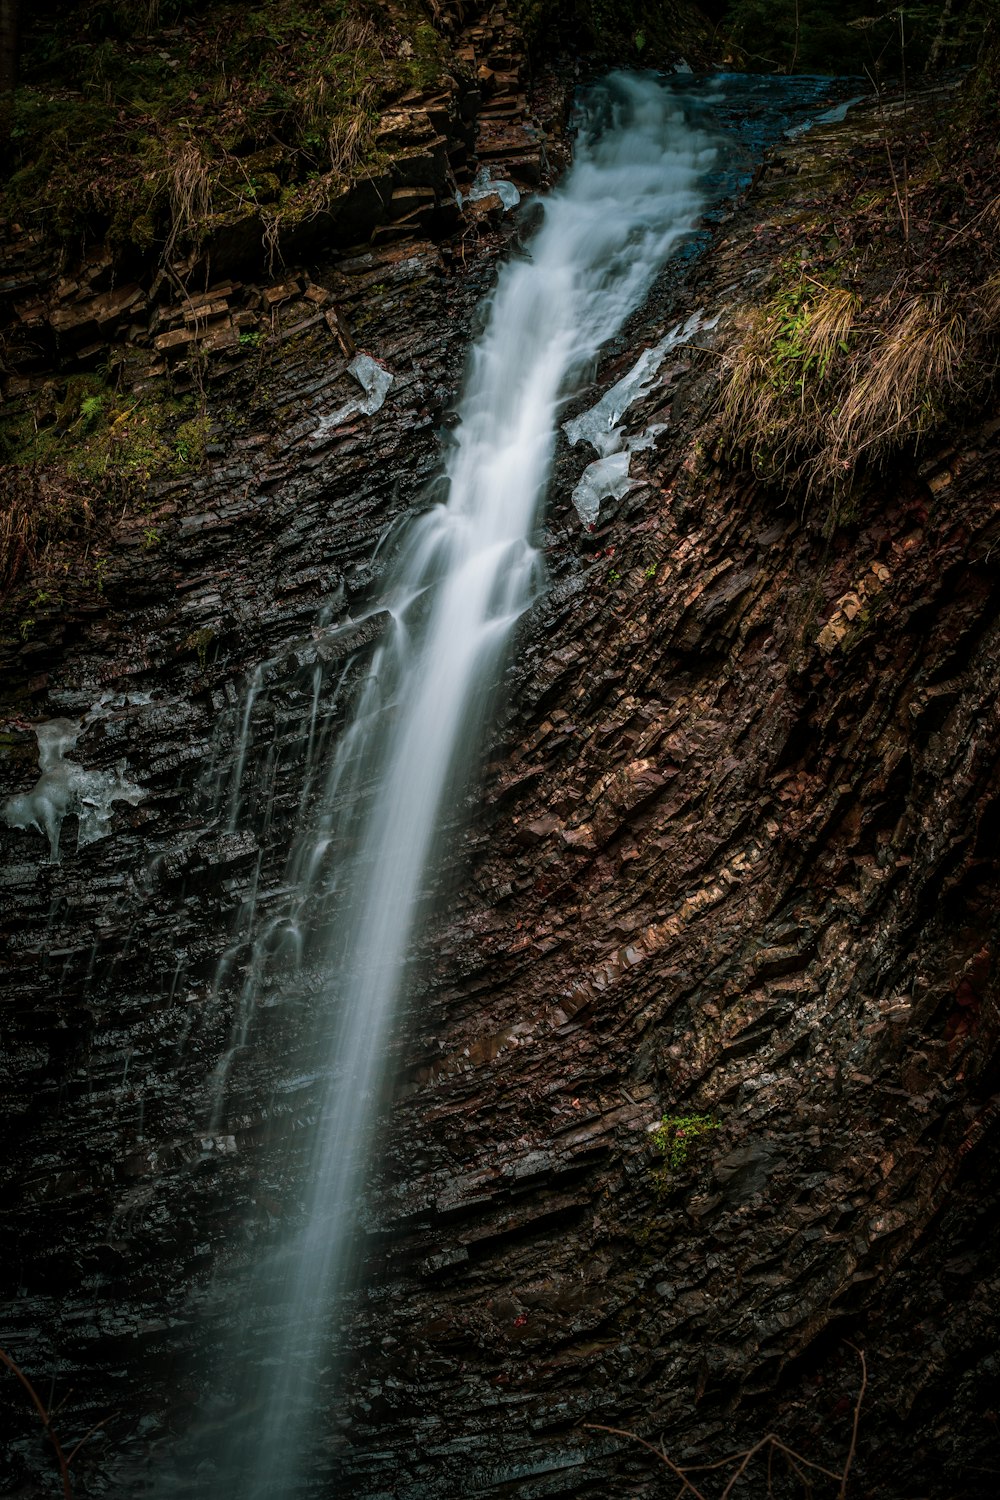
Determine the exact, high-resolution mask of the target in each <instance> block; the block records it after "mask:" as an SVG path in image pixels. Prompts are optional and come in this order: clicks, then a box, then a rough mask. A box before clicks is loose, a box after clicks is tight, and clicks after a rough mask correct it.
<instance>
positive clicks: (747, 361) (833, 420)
mask: <svg viewBox="0 0 1000 1500" xmlns="http://www.w3.org/2000/svg"><path fill="white" fill-rule="evenodd" d="M998 329H1000V272H994V273H993V274H992V275H990V276H988V277H987V278H986V279H985V280H984V281H983V282H982V283H981V284H980V285H979V286H978V287H973V288H971V289H969V290H968V291H966V292H964V293H963V294H962V297H961V301H959V300H958V297H957V295H954V294H951V295H950V294H948V293H947V292H945V291H942V290H937V291H933V292H926V291H922V292H916V291H911V292H908V291H907V288H906V282H905V280H904V281H903V283H902V286H901V288H900V289H899V290H898V291H897V293H896V294H895V295H893V296H889V297H884V298H882V299H881V300H879V301H874V300H873V301H872V303H870V304H869V305H868V306H864V305H863V304H862V300H861V298H860V297H859V296H858V295H857V294H856V293H855V292H853V291H851V290H847V289H844V288H837V287H827V286H821V285H820V284H819V283H818V282H812V283H811V284H809V281H808V278H804V277H802V276H799V277H798V278H797V279H796V278H793V281H792V283H791V285H790V286H789V285H786V286H785V287H783V288H782V289H781V290H779V292H778V293H777V294H776V295H775V296H773V297H772V298H771V300H770V301H769V302H767V303H765V304H764V306H763V307H761V308H759V309H757V310H756V311H755V312H753V313H750V314H749V315H746V316H745V317H744V320H743V324H742V328H741V336H740V338H739V340H738V343H737V344H736V346H735V348H734V349H733V351H732V353H731V354H730V356H729V359H728V362H727V365H726V366H725V368H724V370H723V378H722V386H721V394H720V408H721V435H722V439H723V443H724V444H725V445H726V446H728V448H729V449H730V451H731V452H732V453H734V454H735V455H736V456H737V457H738V458H739V459H741V460H742V461H743V462H745V463H747V464H748V465H749V467H750V468H751V469H752V471H753V472H754V473H755V474H756V476H757V477H758V478H759V479H761V480H763V481H764V482H765V483H769V484H774V485H781V486H784V487H787V488H792V489H795V488H799V489H804V491H805V494H806V495H807V496H808V495H809V494H810V493H811V492H814V491H815V492H818V493H826V494H828V495H830V496H833V497H834V498H836V497H838V496H840V495H842V494H843V493H844V492H845V491H846V489H847V488H849V486H850V485H851V483H852V482H853V481H854V479H855V478H856V476H857V475H858V473H859V472H860V471H861V470H862V469H863V468H865V467H868V468H876V469H878V468H881V467H883V466H884V465H885V463H886V462H887V461H888V460H889V459H890V458H891V457H892V455H894V454H896V453H898V452H899V451H900V449H901V448H903V447H905V446H906V445H907V444H917V443H919V442H920V440H921V439H922V438H924V437H926V436H927V435H928V434H929V433H930V432H931V431H933V430H934V429H935V428H936V427H937V426H938V425H939V424H940V422H941V421H942V420H943V419H944V418H945V417H946V416H947V415H948V414H949V413H950V412H953V411H954V410H955V409H956V407H957V406H959V405H960V404H961V403H962V402H963V401H965V400H966V399H967V398H968V397H969V396H971V395H973V394H975V393H976V392H977V391H981V390H982V389H983V388H984V386H985V385H988V384H989V382H990V381H991V380H992V379H993V376H994V373H995V370H996V364H997V355H996V333H997V330H998ZM838 513H839V507H838V506H835V507H834V509H833V510H832V511H831V518H832V520H834V521H835V520H836V516H837V514H838Z"/></svg>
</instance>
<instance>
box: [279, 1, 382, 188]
mask: <svg viewBox="0 0 1000 1500" xmlns="http://www.w3.org/2000/svg"><path fill="white" fill-rule="evenodd" d="M383 62H384V54H383V50H382V38H381V37H380V35H379V32H378V30H377V28H376V27H375V25H374V24H373V23H372V22H371V21H370V20H369V19H367V18H365V17H361V16H358V15H347V16H344V17H343V19H342V20H340V21H339V22H338V23H337V25H336V26H334V27H333V28H332V29H331V31H330V33H329V36H328V40H327V43H326V46H325V47H324V49H323V52H322V54H321V55H320V56H319V58H317V60H316V62H315V63H314V65H313V67H312V69H311V71H310V74H309V76H308V77H307V78H306V79H305V80H304V82H303V83H302V84H301V85H300V90H299V100H300V102H299V114H300V117H301V121H302V127H303V133H304V134H305V135H307V136H308V135H310V134H312V133H317V132H321V133H322V134H323V135H324V136H325V138H326V148H327V153H328V166H329V169H330V170H331V171H333V172H336V173H339V174H340V175H341V176H348V175H349V174H350V173H352V172H353V171H355V170H357V168H358V167H359V166H360V165H361V164H362V163H363V161H364V159H365V157H366V155H367V154H368V151H369V150H370V147H371V142H372V136H373V133H374V129H375V125H376V123H377V118H378V116H377V106H378V103H379V99H380V96H381V94H382V92H383V89H384V82H385V80H384V79H383V78H382V76H381V74H382V64H383Z"/></svg>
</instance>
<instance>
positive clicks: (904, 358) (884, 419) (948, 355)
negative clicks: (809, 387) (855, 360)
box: [831, 293, 968, 470]
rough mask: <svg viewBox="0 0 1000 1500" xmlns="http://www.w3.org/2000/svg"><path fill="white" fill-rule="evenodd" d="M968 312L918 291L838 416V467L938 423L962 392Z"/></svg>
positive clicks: (875, 351)
mask: <svg viewBox="0 0 1000 1500" xmlns="http://www.w3.org/2000/svg"><path fill="white" fill-rule="evenodd" d="M967 342H968V329H967V325H966V321H965V319H964V317H962V316H961V315H960V314H959V313H958V312H956V311H955V310H954V309H952V308H949V307H948V306H947V305H946V303H945V301H944V299H943V297H942V296H941V294H940V293H938V294H935V295H934V296H917V297H913V298H912V299H911V300H910V301H909V302H908V303H906V304H905V305H904V306H903V307H902V308H901V309H900V311H899V313H898V314H897V316H896V318H895V320H894V321H893V323H892V324H891V325H890V327H889V328H888V329H887V330H886V331H885V333H884V334H883V335H882V337H881V338H879V339H877V340H876V341H875V343H874V344H873V346H872V347H871V348H870V350H869V353H868V358H867V362H866V364H865V366H864V368H863V369H862V370H861V371H860V372H859V373H858V375H857V377H856V378H855V379H854V380H853V381H852V382H851V385H850V388H849V389H848V390H847V392H846V394H845V396H844V400H843V403H842V405H841V406H840V408H839V411H838V414H837V416H836V417H835V419H834V422H833V431H832V453H831V457H832V461H833V464H834V467H835V469H837V470H846V469H847V468H853V466H854V465H855V464H856V463H857V461H858V459H859V458H860V457H861V456H862V455H872V456H880V455H882V454H884V453H886V452H888V451H889V450H891V449H893V448H895V447H897V446H898V444H899V442H900V441H901V440H906V439H911V438H917V437H919V436H920V435H921V434H922V433H923V432H925V431H926V430H927V429H928V428H929V427H930V426H932V425H933V423H934V421H935V419H936V417H937V415H938V413H939V412H940V410H941V408H942V406H943V405H945V404H947V403H949V402H952V401H954V400H955V398H956V397H957V396H959V395H960V394H961V392H962V370H963V357H964V354H965V350H966V345H967Z"/></svg>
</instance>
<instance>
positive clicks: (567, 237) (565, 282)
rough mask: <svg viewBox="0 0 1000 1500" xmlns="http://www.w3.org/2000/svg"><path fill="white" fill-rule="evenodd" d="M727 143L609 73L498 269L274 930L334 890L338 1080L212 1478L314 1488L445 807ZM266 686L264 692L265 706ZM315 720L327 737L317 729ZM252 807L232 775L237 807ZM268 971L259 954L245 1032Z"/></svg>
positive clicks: (249, 1497)
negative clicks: (564, 489) (588, 392)
mask: <svg viewBox="0 0 1000 1500" xmlns="http://www.w3.org/2000/svg"><path fill="white" fill-rule="evenodd" d="M713 156H714V148H713V146H712V144H711V142H710V140H709V138H708V137H707V136H706V135H705V134H703V133H701V132H700V131H698V130H697V129H695V128H693V127H692V126H690V125H689V124H687V123H685V119H684V116H683V114H682V112H681V109H680V108H679V106H678V104H677V102H676V101H675V100H674V99H673V98H672V97H671V94H670V93H669V92H668V91H667V90H666V89H665V88H664V87H663V86H662V85H660V84H658V83H657V82H656V81H654V80H652V79H644V78H630V77H625V76H618V77H616V78H614V79H613V80H612V81H611V83H610V84H609V85H607V86H606V87H605V89H603V90H602V91H598V92H596V93H595V95H594V97H593V99H592V101H591V108H590V111H589V114H588V116H587V117H586V118H585V119H583V120H582V122H581V129H580V136H579V144H578V148H577V152H576V160H575V163H574V165H573V167H572V169H571V171H570V172H569V173H568V174H567V176H566V178H565V179H564V181H563V183H562V184H561V186H560V187H559V188H558V189H557V190H556V191H555V192H553V193H552V194H551V196H549V197H548V198H547V199H545V200H544V202H543V204H542V208H541V223H540V227H539V228H538V230H537V233H536V234H535V235H534V237H533V238H532V241H531V244H530V248H529V251H528V253H527V254H526V255H525V256H524V257H523V258H520V259H516V260H514V261H512V262H510V263H508V264H507V265H505V266H504V267H503V269H502V271H501V274H500V278H499V282H498V285H497V287H496V290H495V292H494V294H493V297H492V300H491V303H490V305H489V309H488V317H487V321H486V326H485V329H484V331H483V333H482V335H481V337H480V338H479V340H478V343H477V345H476V347H475V348H474V349H473V351H472V355H471V364H470V368H469V372H468V377H467V382H466V389H465V393H464V396H463V398H462V401H461V406H460V417H461V422H460V425H459V427H458V429H457V442H456V444H455V446H454V447H453V448H452V449H451V451H450V454H449V457H448V461H447V465H446V472H445V478H446V480H447V495H448V498H447V503H444V504H439V505H437V506H435V507H434V508H433V509H431V510H429V511H428V512H427V513H425V514H424V515H422V516H421V517H420V518H419V519H418V520H417V521H415V522H414V523H413V524H412V525H411V526H410V528H409V531H408V533H407V534H406V535H405V537H404V539H403V541H402V543H401V544H400V545H399V548H398V553H397V557H396V560H395V563H394V565H393V567H392V570H391V575H390V580H389V583H388V585H387V590H386V593H385V596H384V598H383V600H382V602H381V605H380V608H381V609H382V610H384V611H385V612H386V614H387V616H388V620H389V623H388V627H387V629H386V632H385V634H384V636H383V639H382V641H381V643H380V644H379V646H378V647H377V649H376V651H375V653H374V655H373V657H372V659H371V662H370V666H369V668H368V670H367V673H366V676H365V679H364V682H363V684H362V686H361V688H360V691H359V693H358V696H357V701H356V702H355V704H354V706H353V709H352V711H351V714H350V717H349V724H348V727H347V729H346V730H345V731H344V733H343V735H342V736H341V740H340V743H339V746H338V748H337V750H336V753H335V755H334V756H333V758H332V761H331V763H330V765H329V769H328V772H327V774H326V786H325V789H323V790H322V792H321V794H320V795H319V796H318V798H317V800H316V802H315V803H314V805H313V810H312V812H311V814H310V819H309V836H308V839H307V840H305V841H304V842H303V843H302V844H301V845H300V846H299V850H298V852H297V855H296V857H295V859H294V861H293V866H292V869H291V871H290V876H291V880H292V884H293V887H294V891H295V902H296V903H297V907H295V909H293V910H292V911H291V914H290V915H286V916H285V917H284V918H283V919H282V921H281V923H279V924H278V925H279V926H280V927H281V929H282V931H281V933H275V934H272V935H271V936H270V938H269V939H268V941H269V943H270V945H271V947H272V948H273V946H274V943H275V942H277V941H278V939H279V938H281V939H282V940H284V938H290V941H289V953H290V955H291V957H290V960H289V962H290V963H293V962H294V953H295V952H297V951H299V948H300V946H301V944H300V936H301V934H300V932H299V926H300V923H299V916H300V914H301V913H304V912H305V911H306V910H307V909H309V908H310V905H315V904H316V902H317V901H318V900H321V899H327V898H328V897H329V893H330V891H331V889H332V891H333V897H332V902H333V908H334V910H335V915H334V917H333V918H332V920H331V923H330V931H329V933H328V935H327V936H326V937H325V938H324V940H323V941H324V946H325V954H324V959H323V964H322V968H323V971H324V973H325V974H326V975H327V976H328V978H327V980H326V990H327V998H328V1002H329V1008H330V1011H331V1013H332V1014H333V1015H335V1017H336V1022H335V1028H334V1031H333V1036H332V1044H331V1045H332V1052H331V1054H330V1055H329V1057H328V1058H327V1059H326V1061H325V1065H324V1062H323V1059H320V1061H319V1063H318V1067H319V1068H320V1069H321V1070H322V1075H323V1077H324V1078H325V1079H326V1080H327V1082H326V1083H325V1085H324V1091H325V1097H324V1099H323V1102H322V1109H321V1113H320V1117H319V1120H318V1123H317V1124H316V1126H315V1132H314V1137H313V1140H312V1142H311V1145H310V1147H309V1152H308V1170H307V1183H308V1185H307V1187H306V1189H305V1190H304V1194H303V1200H304V1201H303V1205H302V1208H303V1211H302V1214H301V1218H300V1220H299V1223H298V1227H297V1229H296V1230H295V1231H294V1232H293V1233H290V1234H289V1235H288V1237H287V1240H286V1242H285V1244H284V1246H283V1248H282V1250H281V1251H280V1254H279V1255H278V1256H276V1257H274V1258H272V1259H271V1261H270V1262H269V1263H268V1265H267V1266H265V1267H263V1268H261V1269H260V1270H259V1272H257V1273H255V1274H256V1281H255V1286H254V1288H253V1292H254V1297H255V1299H256V1301H257V1302H258V1303H259V1304H261V1305H263V1306H266V1307H267V1309H269V1314H268V1317H267V1319H266V1322H267V1325H268V1326H269V1327H270V1326H272V1324H273V1326H274V1327H275V1328H276V1329H277V1332H275V1333H274V1334H273V1335H269V1336H268V1340H269V1343H268V1348H267V1350H266V1355H265V1357H264V1358H263V1359H262V1360H259V1361H257V1360H250V1359H249V1358H247V1356H246V1355H245V1354H244V1353H240V1352H239V1351H238V1350H236V1349H234V1350H233V1351H230V1355H229V1358H228V1361H227V1363H228V1366H229V1368H230V1369H231V1370H232V1369H233V1368H237V1367H240V1366H245V1367H246V1369H247V1372H248V1373H247V1375H246V1382H247V1388H246V1389H245V1390H244V1393H243V1404H244V1405H245V1407H247V1408H249V1409H251V1410H252V1411H253V1413H254V1415H253V1417H252V1424H251V1425H252V1434H251V1435H250V1436H248V1434H247V1431H246V1430H245V1429H244V1430H243V1432H242V1434H241V1436H240V1437H239V1439H238V1440H236V1439H234V1440H233V1441H232V1443H231V1444H230V1445H229V1449H228V1451H226V1450H225V1448H224V1449H223V1452H222V1453H221V1454H220V1453H219V1451H218V1449H217V1450H216V1458H217V1459H218V1460H219V1461H220V1463H221V1472H219V1470H218V1469H216V1471H215V1476H214V1478H213V1480H212V1484H211V1486H210V1487H212V1488H213V1493H214V1492H216V1490H215V1486H217V1484H218V1482H219V1481H220V1480H222V1481H224V1485H225V1486H226V1488H225V1492H226V1493H227V1494H233V1495H235V1494H240V1495H241V1496H242V1497H245V1500H285V1497H292V1496H298V1495H300V1494H302V1493H303V1492H304V1489H305V1488H306V1480H305V1478H304V1471H307V1470H308V1465H309V1437H310V1432H311V1428H312V1425H313V1423H312V1405H311V1404H312V1403H313V1402H314V1400H315V1391H316V1388H317V1384H318V1381H319V1378H320V1373H321V1370H322V1369H323V1367H325V1366H326V1365H328V1364H329V1363H330V1360H331V1358H332V1357H333V1356H331V1353H330V1348H329V1345H330V1328H331V1324H332V1323H334V1322H335V1317H336V1308H337V1302H338V1297H339V1295H340V1294H341V1292H342V1290H343V1288H344V1286H345V1284H346V1281H347V1278H348V1275H349V1268H350V1259H351V1247H352V1242H353V1239H354V1235H355V1229H356V1224H357V1218H358V1203H359V1197H360V1193H361V1189H362V1185H363V1174H364V1171H365V1166H366V1155H367V1148H368V1142H369V1140H370V1138H371V1135H372V1132H373V1127H374V1116H375V1112H376V1107H377V1100H378V1095H379V1091H380V1089H381V1087H382V1085H383V1082H384V1079H383V1071H384V1066H385V1063H384V1059H385V1057H386V1053H387V1042H388V1038H389V1032H390V1027H391V1025H392V1018H393V1013H394V1011H395V1009H396V1007H397V1005H398V1002H399V1000H400V996H401V992H402V991H403V989H404V986H405V984H406V976H407V956H408V953H409V951H410V949H411V946H412V944H413V942H414V939H415V936H416V934H417V931H418V928H419V923H420V920H421V916H422V914H423V912H424V910H425V904H426V893H427V888H428V886H429V884H430V883H431V882H432V880H433V875H434V871H435V868H436V860H437V857H438V855H439V853H440V847H439V846H440V844H441V842H442V835H441V832H440V830H441V828H442V826H443V825H444V824H446V823H448V822H453V821H454V809H455V808H456V806H457V804H458V802H459V800H460V799H461V797H462V796H463V794H464V793H465V791H466V790H467V788H468V787H469V785H470V782H471V778H472V777H473V776H474V775H475V770H476V765H477V761H478V758H479V752H480V750H481V747H482V744H483V740H484V735H485V733H486V731H487V729H488V718H489V710H490V705H491V703H492V702H493V701H494V700H495V691H496V686H497V682H498V679H499V677H500V676H501V674H502V672H503V669H504V667H505V664H506V660H507V653H508V649H509V646H510V643H511V639H512V635H513V633H514V629H515V626H516V624H517V621H518V620H519V618H520V617H521V616H522V614H523V613H524V611H525V610H526V609H527V608H528V606H529V605H530V604H531V602H532V600H533V599H534V598H535V597H536V596H537V593H538V590H539V586H540V583H541V578H542V568H541V562H540V559H539V555H538V553H537V551H536V549H535V547H534V546H533V543H532V536H533V533H534V530H535V527H536V524H537V521H538V516H539V507H540V504H541V501H542V499H543V497H544V493H545V487H546V483H547V480H548V476H549V471H550V466H551V461H552V454H553V448H554V443H555V435H556V429H557V423H558V417H559V414H560V410H561V403H562V402H563V400H564V399H565V397H566V396H567V394H568V393H569V391H570V390H571V389H572V384H573V381H574V378H577V379H578V378H579V376H580V375H581V374H582V373H583V372H584V371H585V370H586V369H587V367H588V365H592V362H593V360H594V358H595V356H596V354H597V353H598V351H599V349H600V347H601V345H602V344H604V343H605V341H606V340H607V339H609V338H610V337H611V336H612V335H613V334H614V333H615V332H616V331H617V330H618V329H619V328H621V326H622V323H623V322H624V320H625V318H626V317H627V316H628V314H629V313H630V312H631V311H632V310H633V309H634V308H636V307H637V306H638V305H639V304H640V303H641V301H642V299H643V297H644V296H645V294H646V292H647V291H648V289H649V287H650V285H651V283H652V281H653V279H654V277H655V276H656V274H657V271H658V270H659V268H660V267H661V266H662V264H663V262H664V261H665V259H666V258H667V257H668V256H669V254H670V253H671V250H672V249H673V248H674V247H675V246H676V245H677V244H678V242H679V241H680V240H681V239H682V238H683V237H684V236H686V235H688V234H689V233H690V231H691V230H692V228H693V227H694V225H695V223H696V220H697V218H698V215H699V213H700V211H701V208H702V196H701V189H700V183H701V182H702V180H703V178H704V174H705V172H706V171H707V170H708V168H709V167H710V165H711V163H712V160H713ZM259 685H260V684H259V682H258V681H257V680H256V679H255V681H254V683H253V685H252V691H251V693H249V694H248V697H247V703H246V707H245V710H244V715H245V718H246V719H247V720H248V721H249V717H250V714H251V711H252V707H253V696H254V694H255V693H256V691H257V689H258V688H259ZM314 721H315V714H313V718H312V720H311V721H310V737H309V738H310V751H311V750H312V748H313V746H314V744H315V743H317V742H318V740H319V739H320V738H321V737H319V736H317V735H316V733H315V722H314ZM244 737H245V736H244ZM308 777H312V778H313V779H315V773H314V770H313V769H312V768H310V767H307V778H308ZM320 779H321V778H320ZM237 806H238V788H236V786H235V784H234V790H233V792H232V794H231V799H230V806H229V809H228V812H229V818H228V822H229V826H232V824H233V820H234V816H235V809H236V807H237ZM252 989H253V982H252V977H251V982H250V988H249V990H248V992H247V993H245V995H244V997H243V1000H242V1001H241V1004H240V1015H239V1016H238V1018H237V1037H236V1041H237V1042H238V1044H239V1045H243V1044H244V1043H245V1042H246V1041H247V1038H248V1031H249V1029H250V1021H251V1020H252V1008H253V994H252ZM227 1066H228V1064H227ZM225 1071H226V1070H225V1069H224V1070H223V1075H222V1076H223V1079H224V1076H225ZM251 1384H252V1385H253V1387H254V1388H253V1390H250V1388H249V1387H250V1385H251ZM218 1492H219V1493H221V1492H222V1491H218Z"/></svg>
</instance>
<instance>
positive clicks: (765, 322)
mask: <svg viewBox="0 0 1000 1500" xmlns="http://www.w3.org/2000/svg"><path fill="white" fill-rule="evenodd" d="M859 310H860V298H859V297H858V296H857V294H856V293H855V292H853V291H849V290H846V289H844V288H842V287H836V286H834V287H829V286H825V285H822V284H821V283H819V282H814V281H810V280H809V279H808V278H806V277H804V276H802V274H801V273H800V272H795V273H794V274H793V277H792V279H791V282H790V283H789V284H788V285H786V286H784V287H783V288H782V289H781V291H780V292H779V293H778V295H777V296H776V297H774V298H772V300H771V301H770V302H768V303H766V304H765V305H764V306H763V307H762V308H760V309H758V310H757V311H756V312H754V313H752V314H750V315H749V317H747V318H746V319H745V320H744V324H743V330H742V338H741V339H740V342H739V344H738V346H737V348H736V350H735V352H734V354H733V356H732V357H731V359H730V361H729V365H728V368H727V370H726V372H725V378H724V384H723V392H722V416H723V432H724V436H725V439H726V440H727V441H728V443H729V444H730V445H731V446H732V447H733V448H735V449H736V450H737V451H738V452H740V453H744V454H748V455H749V456H750V458H751V463H752V467H753V468H754V470H755V472H756V473H757V474H758V476H759V477H760V478H763V479H765V480H778V479H781V478H783V477H784V476H785V475H786V474H787V473H788V472H789V471H790V470H791V469H792V467H793V466H794V465H795V464H796V462H797V460H798V458H799V455H800V453H801V450H802V449H803V447H804V446H807V445H808V443H809V441H810V439H811V437H812V435H813V434H814V433H815V432H816V431H817V430H823V428H824V427H825V425H826V422H827V420H828V410H829V407H830V393H831V389H832V387H833V386H834V384H835V378H836V376H837V374H838V373H839V366H840V364H842V363H843V362H844V357H845V356H847V355H848V354H849V352H850V347H851V339H852V337H853V334H854V327H855V322H856V319H857V317H858V313H859Z"/></svg>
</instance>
